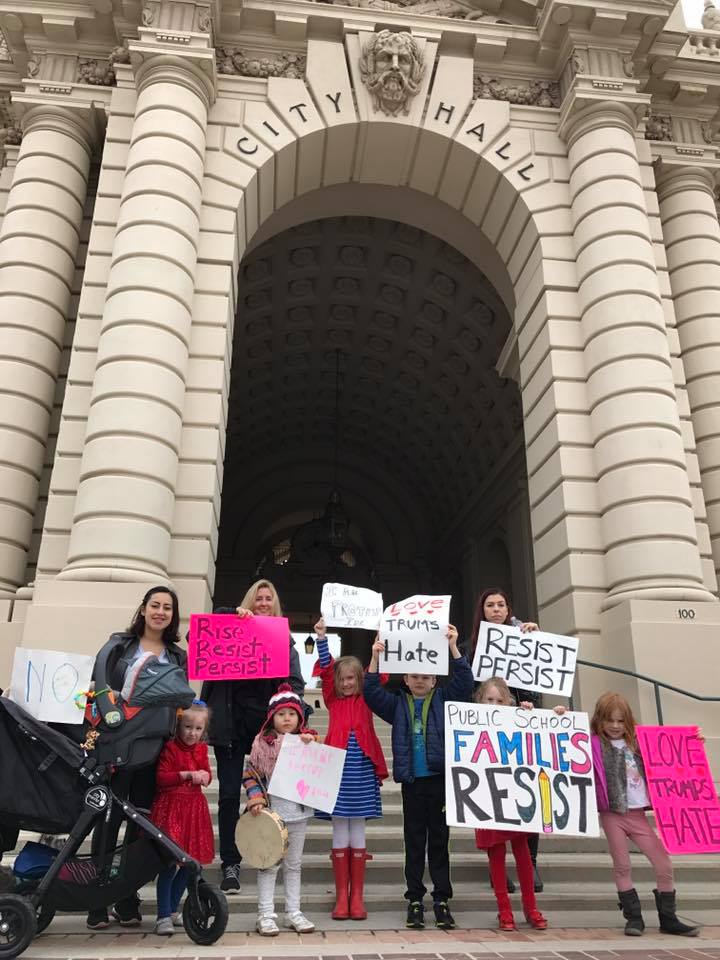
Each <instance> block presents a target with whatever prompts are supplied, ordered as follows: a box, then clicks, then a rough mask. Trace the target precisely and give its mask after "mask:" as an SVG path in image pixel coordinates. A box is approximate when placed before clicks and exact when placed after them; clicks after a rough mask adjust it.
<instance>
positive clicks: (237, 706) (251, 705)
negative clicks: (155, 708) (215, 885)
mask: <svg viewBox="0 0 720 960" xmlns="http://www.w3.org/2000/svg"><path fill="white" fill-rule="evenodd" d="M215 612H216V613H236V614H237V615H238V616H239V617H253V616H260V617H281V616H282V609H281V606H280V598H279V597H278V594H277V590H276V589H275V587H274V586H273V584H272V583H270V581H269V580H257V581H256V582H255V583H253V584H252V586H251V587H250V588H249V589H248V591H247V593H246V594H245V596H244V597H243V598H242V600H241V601H240V606H238V607H237V608H232V607H230V608H228V607H219V608H218V609H217V610H216V611H215ZM288 643H289V645H290V675H289V676H288V677H273V678H272V679H268V680H207V681H206V682H205V683H204V684H203V688H202V693H201V695H200V696H201V698H202V699H203V700H204V701H205V702H206V703H207V705H208V707H209V708H210V714H211V720H210V736H209V740H210V743H211V744H212V746H213V748H214V750H215V759H216V761H217V778H218V792H219V799H218V832H219V835H220V860H221V863H222V880H221V882H220V888H221V889H222V890H224V891H225V892H226V893H239V892H240V861H241V859H242V857H241V856H240V851H239V850H238V848H237V845H236V843H235V827H236V826H237V822H238V817H239V815H240V791H241V788H242V773H243V759H244V757H245V756H246V755H249V754H250V750H251V748H252V744H253V740H254V739H255V737H256V736H257V735H258V733H259V732H260V728H261V727H262V725H263V723H264V721H265V715H266V713H267V705H268V701H269V700H270V697H272V695H273V694H274V693H275V692H276V691H277V689H278V687H279V686H280V684H282V683H290V686H291V687H292V689H293V691H294V692H295V693H296V694H297V695H298V696H299V697H300V698H301V699H302V697H303V695H304V693H305V681H304V680H303V677H302V673H301V671H300V659H299V657H298V654H297V650H296V649H295V643H294V641H293V639H292V636H289V637H288Z"/></svg>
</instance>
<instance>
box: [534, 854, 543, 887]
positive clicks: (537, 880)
mask: <svg viewBox="0 0 720 960" xmlns="http://www.w3.org/2000/svg"><path fill="white" fill-rule="evenodd" d="M532 865H533V887H534V889H535V893H542V892H543V890H544V889H545V884H544V883H543V881H542V877H541V876H540V874H539V873H538V868H537V861H536V860H533V862H532Z"/></svg>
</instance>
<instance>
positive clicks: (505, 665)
mask: <svg viewBox="0 0 720 960" xmlns="http://www.w3.org/2000/svg"><path fill="white" fill-rule="evenodd" d="M577 651H578V642H577V640H576V639H575V638H574V637H562V636H558V635H557V634H554V633H544V632H543V631H542V630H533V631H532V632H531V633H522V632H521V630H520V627H509V626H505V625H504V624H498V623H487V621H483V622H482V623H481V624H480V633H479V634H478V641H477V646H476V647H475V656H474V657H473V673H474V674H475V679H476V680H489V679H490V677H502V679H503V680H506V681H507V682H508V684H509V686H511V687H520V688H521V689H522V690H538V691H539V692H540V693H553V694H557V695H558V696H561V697H569V696H570V694H571V693H572V688H573V681H574V679H575V662H576V660H577Z"/></svg>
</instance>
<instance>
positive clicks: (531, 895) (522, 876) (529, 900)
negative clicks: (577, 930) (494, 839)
mask: <svg viewBox="0 0 720 960" xmlns="http://www.w3.org/2000/svg"><path fill="white" fill-rule="evenodd" d="M511 846H512V851H513V855H514V857H515V865H516V866H517V873H518V880H519V881H520V892H521V894H522V904H523V912H524V913H525V919H526V920H527V922H528V923H529V924H530V926H531V927H532V928H533V930H547V925H548V922H547V920H546V919H545V917H544V916H543V915H542V914H541V913H540V911H539V910H538V908H537V900H536V899H535V872H534V870H533V862H532V858H531V857H530V850H529V848H528V845H527V839H526V837H525V836H524V834H521V835H520V837H518V838H517V839H516V840H512V841H511Z"/></svg>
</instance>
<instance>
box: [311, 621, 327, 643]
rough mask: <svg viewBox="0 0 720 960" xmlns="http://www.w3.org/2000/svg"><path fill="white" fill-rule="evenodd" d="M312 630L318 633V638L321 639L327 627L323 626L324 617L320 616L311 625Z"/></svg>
mask: <svg viewBox="0 0 720 960" xmlns="http://www.w3.org/2000/svg"><path fill="white" fill-rule="evenodd" d="M313 630H314V631H315V633H316V634H317V635H318V638H320V639H322V638H323V637H324V636H325V634H326V633H327V627H326V626H325V618H324V617H320V619H319V620H318V622H317V623H316V624H315V626H314V627H313Z"/></svg>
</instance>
